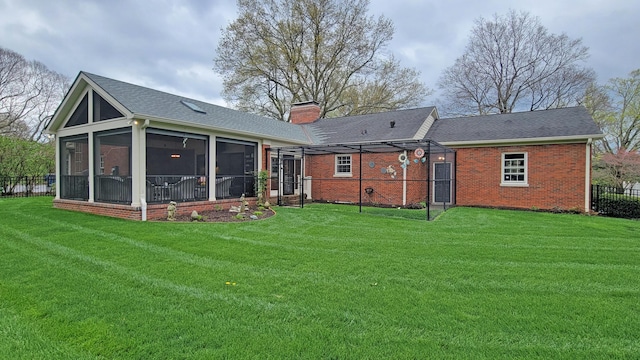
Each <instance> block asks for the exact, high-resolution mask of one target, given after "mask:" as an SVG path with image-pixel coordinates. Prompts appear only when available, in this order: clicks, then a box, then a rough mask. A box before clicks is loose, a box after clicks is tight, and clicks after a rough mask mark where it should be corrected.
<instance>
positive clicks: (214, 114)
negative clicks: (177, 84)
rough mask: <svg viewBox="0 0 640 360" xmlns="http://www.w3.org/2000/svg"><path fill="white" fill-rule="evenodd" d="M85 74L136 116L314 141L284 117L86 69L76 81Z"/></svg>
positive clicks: (84, 76)
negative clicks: (265, 115) (263, 114)
mask: <svg viewBox="0 0 640 360" xmlns="http://www.w3.org/2000/svg"><path fill="white" fill-rule="evenodd" d="M84 78H86V79H87V80H88V81H89V83H93V84H91V85H94V86H98V87H99V88H100V89H102V90H103V91H104V92H106V93H107V94H108V95H109V96H110V97H111V98H112V99H113V100H115V101H117V102H118V103H120V104H121V105H122V106H123V107H124V108H126V109H127V110H128V111H129V112H130V113H131V114H132V115H133V117H135V118H153V119H155V120H163V121H167V122H174V123H185V124H194V125H200V126H203V127H210V128H215V129H219V130H226V131H229V132H235V133H245V134H252V135H257V136H263V137H265V138H272V139H283V140H290V141H292V142H301V143H309V142H310V141H311V139H310V138H309V136H308V135H307V133H306V132H305V130H304V129H303V128H302V127H300V126H295V125H293V124H289V123H286V122H283V121H279V120H275V119H271V118H267V117H263V116H259V115H254V114H249V113H246V112H242V111H237V110H233V109H228V108H225V107H222V106H218V105H214V104H210V103H206V102H203V101H199V100H195V99H190V98H187V97H183V96H178V95H173V94H169V93H166V92H162V91H158V90H154V89H150V88H146V87H143V86H138V85H134V84H130V83H126V82H123V81H118V80H114V79H110V78H107V77H104V76H100V75H95V74H91V73H87V72H80V75H78V79H76V82H78V81H79V79H84ZM181 101H183V102H181ZM184 102H186V103H187V104H185V103H184ZM188 104H194V105H196V107H197V108H199V109H200V110H202V112H200V111H196V110H193V109H192V108H190V107H189V105H188Z"/></svg>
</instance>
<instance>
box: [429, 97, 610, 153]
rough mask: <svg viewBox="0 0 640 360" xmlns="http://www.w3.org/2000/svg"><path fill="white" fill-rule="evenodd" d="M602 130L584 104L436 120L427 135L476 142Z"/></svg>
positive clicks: (586, 135) (582, 135)
mask: <svg viewBox="0 0 640 360" xmlns="http://www.w3.org/2000/svg"><path fill="white" fill-rule="evenodd" d="M602 136H603V135H602V132H601V131H600V129H599V128H598V126H597V125H596V123H595V122H594V121H593V118H592V117H591V115H589V112H588V111H587V109H585V108H584V107H583V106H576V107H569V108H562V109H550V110H538V111H527V112H520V113H511V114H496V115H483V116H469V117H459V118H445V119H440V120H438V121H436V122H435V123H434V124H433V126H432V127H431V128H430V129H429V131H428V133H427V138H429V139H431V140H434V141H437V142H439V143H443V144H445V145H447V144H459V145H463V144H473V143H496V142H510V141H511V142H521V141H526V140H534V139H535V140H544V139H548V140H563V139H565V140H569V139H588V138H601V137H602Z"/></svg>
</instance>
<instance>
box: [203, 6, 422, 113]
mask: <svg viewBox="0 0 640 360" xmlns="http://www.w3.org/2000/svg"><path fill="white" fill-rule="evenodd" d="M237 4H238V9H239V14H240V15H239V17H238V19H236V20H235V21H234V22H233V23H231V24H230V25H229V26H227V28H226V29H225V30H224V31H223V34H222V38H221V40H220V42H219V44H218V49H217V57H216V58H215V60H214V61H215V70H216V71H217V72H218V73H220V74H222V75H223V77H224V93H223V95H224V97H225V99H226V100H227V101H228V102H230V103H231V104H232V105H233V106H234V107H236V108H237V109H239V110H243V111H248V112H253V113H258V114H260V115H265V116H269V117H273V118H276V119H280V120H285V121H287V120H288V114H289V113H288V111H289V109H290V107H291V104H292V103H296V102H302V101H310V100H314V101H317V102H318V103H319V104H320V106H321V115H320V116H321V117H329V116H343V115H355V114H365V113H373V112H380V111H385V110H392V109H398V108H404V107H411V106H417V105H419V104H420V103H421V102H422V101H423V100H424V97H426V96H427V95H428V94H429V90H428V89H427V88H426V87H425V86H424V85H423V84H422V83H421V82H420V81H419V80H418V76H419V72H418V71H416V70H414V69H407V68H403V67H401V66H400V64H399V62H398V61H397V60H396V59H395V58H394V57H393V56H392V55H389V54H387V53H385V51H384V50H385V47H386V45H387V43H388V42H389V41H390V40H391V38H392V36H393V31H394V29H393V24H392V23H391V21H390V20H388V19H386V18H385V17H383V16H381V17H379V18H377V19H374V18H373V17H370V16H368V15H367V11H368V6H369V1H368V0H238V2H237Z"/></svg>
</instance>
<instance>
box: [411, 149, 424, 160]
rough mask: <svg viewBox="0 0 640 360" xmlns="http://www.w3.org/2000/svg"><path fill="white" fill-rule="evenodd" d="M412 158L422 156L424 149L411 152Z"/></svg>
mask: <svg viewBox="0 0 640 360" xmlns="http://www.w3.org/2000/svg"><path fill="white" fill-rule="evenodd" d="M413 156H415V157H417V158H418V159H419V158H421V157H423V156H424V149H423V148H417V149H415V150H414V151H413Z"/></svg>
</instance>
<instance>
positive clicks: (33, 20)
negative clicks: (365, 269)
mask: <svg viewBox="0 0 640 360" xmlns="http://www.w3.org/2000/svg"><path fill="white" fill-rule="evenodd" d="M509 9H514V10H518V11H520V10H522V11H527V12H529V13H531V14H532V15H534V16H538V17H539V18H540V21H541V23H542V24H543V25H544V26H545V27H547V29H548V30H549V31H550V32H552V33H556V34H560V33H566V34H567V35H568V36H569V37H570V38H582V40H583V44H584V45H586V46H588V47H589V49H590V54H591V57H590V59H589V60H588V63H587V66H589V67H591V68H593V69H594V70H595V72H596V74H597V76H598V82H599V83H604V82H606V81H607V80H608V79H610V78H613V77H627V76H628V74H629V72H631V71H632V70H634V69H637V68H640V20H639V19H640V1H637V0H535V1H512V0H486V1H474V0H466V1H464V0H447V1H442V0H433V1H428V0H371V4H370V7H369V13H370V15H374V16H378V15H385V16H386V17H388V18H390V19H391V20H392V21H393V23H394V25H395V36H394V39H393V41H392V42H391V43H390V44H389V49H388V50H389V51H390V52H392V53H393V54H395V56H396V57H397V58H398V59H400V61H401V64H402V65H403V66H405V67H413V68H416V69H418V70H419V71H421V73H422V79H423V81H424V83H425V84H426V85H427V86H428V87H430V88H432V89H434V90H435V89H437V84H436V83H437V80H438V78H439V76H440V74H441V73H442V71H443V70H444V69H445V68H447V67H449V66H451V65H452V64H453V63H454V61H455V59H456V58H457V57H459V56H460V55H462V53H463V51H464V47H465V45H466V43H467V40H468V37H469V34H470V30H471V28H472V27H473V26H474V20H476V19H478V18H479V17H484V18H490V17H491V16H492V15H493V14H495V13H498V14H505V13H506V12H507V11H508V10H509ZM236 16H237V13H236V5H235V1H233V0H209V1H207V0H184V1H178V0H175V1H170V0H140V1H134V0H74V1H71V0H56V1H52V0H0V47H4V48H7V49H11V50H13V51H16V52H18V53H20V54H22V55H23V56H25V57H26V58H27V59H29V60H38V61H40V62H42V63H44V64H45V65H46V66H47V67H49V68H50V69H52V70H55V71H57V72H60V73H62V74H64V75H67V76H68V77H70V78H71V79H74V78H75V77H76V75H77V74H78V72H79V71H81V70H84V71H88V72H92V73H95V74H99V75H103V76H107V77H111V78H114V79H118V80H123V81H127V82H131V83H134V84H138V85H143V86H148V87H151V88H154V89H158V90H163V91H167V92H171V93H175V94H179V95H182V96H187V97H192V98H195V99H198V100H203V101H208V102H213V103H216V104H219V105H225V103H224V101H223V100H222V97H221V90H222V80H221V78H220V76H219V75H217V74H216V73H215V72H214V71H213V70H212V68H213V58H214V57H215V51H216V47H217V44H218V39H219V38H220V34H221V29H222V28H224V27H226V25H227V24H229V23H230V22H231V21H233V20H234V19H235V17H236ZM436 96H437V94H436V95H434V96H431V97H429V98H428V99H426V100H425V103H424V105H433V104H435V103H436V100H437V99H436Z"/></svg>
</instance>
